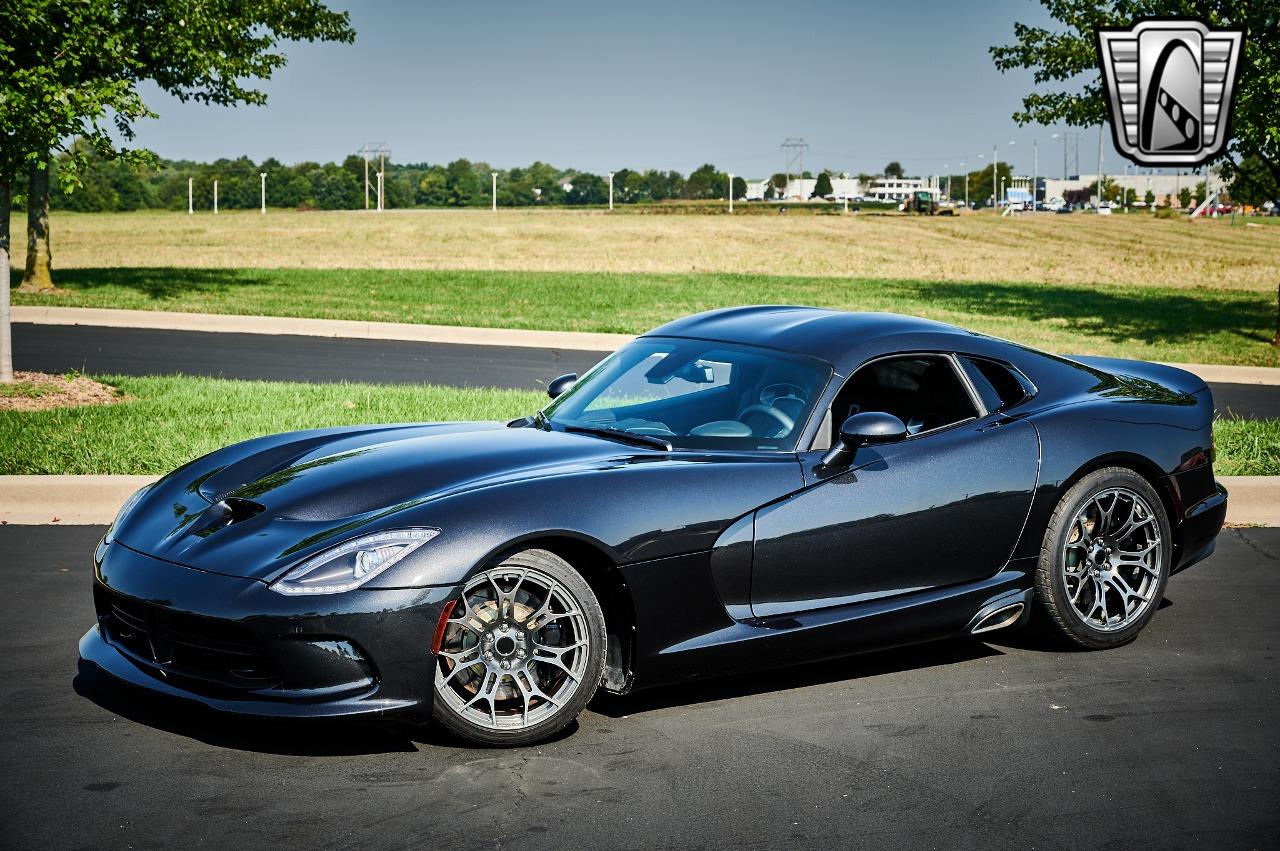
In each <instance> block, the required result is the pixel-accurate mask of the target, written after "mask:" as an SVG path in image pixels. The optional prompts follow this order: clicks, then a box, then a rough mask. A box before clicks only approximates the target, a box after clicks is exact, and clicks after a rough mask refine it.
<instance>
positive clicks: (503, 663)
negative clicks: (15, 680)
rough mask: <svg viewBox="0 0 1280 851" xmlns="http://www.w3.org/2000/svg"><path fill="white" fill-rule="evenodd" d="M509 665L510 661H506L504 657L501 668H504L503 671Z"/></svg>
mask: <svg viewBox="0 0 1280 851" xmlns="http://www.w3.org/2000/svg"><path fill="white" fill-rule="evenodd" d="M510 667H511V663H510V662H508V661H507V660H506V659H503V660H502V670H504V671H505V670H507V669H508V668H510Z"/></svg>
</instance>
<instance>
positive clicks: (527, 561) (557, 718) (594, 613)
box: [432, 549, 607, 747]
mask: <svg viewBox="0 0 1280 851" xmlns="http://www.w3.org/2000/svg"><path fill="white" fill-rule="evenodd" d="M492 568H493V569H516V570H518V569H520V568H532V569H533V570H536V571H539V572H541V573H543V574H545V575H546V576H548V577H550V578H552V579H554V580H555V582H556V583H557V584H558V585H559V586H560V587H561V588H562V589H563V590H564V591H565V592H567V594H568V595H569V596H570V597H572V599H573V603H574V604H575V606H576V607H577V608H578V609H579V610H580V611H581V613H582V621H583V624H584V626H585V633H586V638H587V648H586V650H587V652H586V666H585V670H584V672H583V676H582V681H581V682H580V683H579V685H578V686H577V688H576V690H574V691H573V692H572V693H571V694H570V695H569V697H568V698H567V700H566V701H565V703H564V704H563V705H562V706H559V707H558V708H556V709H555V710H554V714H552V715H550V716H549V717H547V718H544V719H542V720H540V721H538V722H537V723H534V724H532V725H530V726H527V727H522V728H519V729H509V730H504V729H493V728H491V727H484V726H481V725H480V724H477V723H475V722H473V721H471V720H469V719H468V718H467V717H466V716H465V715H463V714H461V713H460V712H459V711H457V710H455V708H454V707H453V706H452V705H450V703H449V702H448V701H447V700H446V699H445V697H444V696H443V695H442V692H441V688H442V686H441V684H440V682H439V679H440V678H439V677H438V676H437V677H435V695H434V700H433V705H432V714H433V716H434V718H435V720H436V721H437V722H438V723H439V724H440V725H441V726H442V727H444V728H445V729H446V730H448V731H449V732H450V733H452V734H453V735H455V736H457V737H459V738H461V739H465V740H466V741H468V742H472V743H475V744H480V745H487V746H493V747H520V746H523V745H532V744H536V743H538V742H543V741H546V740H547V739H549V738H551V737H552V736H555V735H556V734H557V733H559V732H561V731H562V730H564V728H565V727H567V726H569V725H570V724H571V723H573V720H574V719H575V718H577V717H578V714H579V713H580V712H581V711H582V709H583V707H585V706H586V705H587V703H588V702H590V700H591V698H592V697H593V696H594V695H595V693H596V689H597V688H598V687H599V685H600V681H601V678H602V677H603V675H604V661H605V658H606V656H607V654H606V648H605V636H606V629H605V621H604V613H603V612H602V611H601V609H600V603H599V601H598V600H597V599H596V596H595V594H594V593H593V592H592V590H591V586H590V585H589V584H587V581H586V580H585V579H583V577H582V575H581V574H580V573H578V572H577V571H576V570H574V569H573V567H572V566H571V565H570V564H569V563H568V562H566V561H565V560H564V559H562V558H560V557H559V556H557V555H556V554H555V553H552V552H548V551H547V550H537V549H530V550H523V551H521V552H518V553H516V554H514V555H511V556H508V557H507V558H504V559H502V561H501V562H499V563H497V564H495V565H493V566H492ZM530 635H532V632H530ZM441 664H442V663H441V661H439V660H437V662H436V667H437V668H439V667H440V665H441ZM447 687H448V686H443V688H447Z"/></svg>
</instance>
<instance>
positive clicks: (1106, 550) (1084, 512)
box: [1062, 488, 1164, 632]
mask: <svg viewBox="0 0 1280 851" xmlns="http://www.w3.org/2000/svg"><path fill="white" fill-rule="evenodd" d="M1162 546H1163V544H1162V543H1161V541H1160V524H1159V522H1158V521H1157V519H1156V514H1155V512H1154V511H1152V509H1151V506H1150V505H1149V504H1148V503H1147V501H1146V499H1145V498H1143V497H1142V496H1141V495H1140V494H1138V493H1135V492H1134V491H1132V490H1129V489H1128V488H1107V489H1106V490H1103V491H1100V492H1098V493H1097V494H1095V495H1094V496H1093V497H1092V498H1091V499H1090V500H1089V501H1088V502H1086V503H1085V504H1084V506H1083V507H1082V508H1081V509H1080V511H1079V512H1077V514H1076V516H1075V519H1074V520H1072V521H1071V526H1070V527H1069V529H1068V532H1067V539H1066V542H1065V543H1064V544H1063V552H1062V563H1063V565H1064V566H1065V568H1064V570H1063V574H1062V581H1063V584H1064V586H1065V588H1066V592H1067V599H1068V600H1069V601H1070V602H1071V607H1072V608H1073V609H1074V610H1075V612H1076V614H1077V615H1079V616H1080V618H1081V620H1083V621H1084V623H1085V624H1087V625H1088V626H1090V627H1092V628H1093V629H1096V630H1099V631H1101V632H1115V631H1117V630H1121V629H1124V628H1125V627H1127V626H1129V625H1130V624H1131V623H1133V622H1134V621H1136V620H1137V619H1138V618H1140V617H1142V615H1143V614H1144V613H1145V612H1146V611H1147V609H1148V607H1150V606H1151V605H1152V600H1153V598H1154V596H1155V591H1156V589H1157V587H1158V586H1159V582H1160V571H1162V570H1163V569H1164V567H1163V565H1164V560H1163V550H1162Z"/></svg>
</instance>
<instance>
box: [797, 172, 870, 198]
mask: <svg viewBox="0 0 1280 851" xmlns="http://www.w3.org/2000/svg"><path fill="white" fill-rule="evenodd" d="M817 185H818V179H817V178H816V177H793V178H791V180H790V181H789V182H788V183H787V189H786V191H785V192H783V193H782V195H783V198H785V199H786V200H788V201H808V200H810V198H811V197H812V196H813V190H814V189H815V188H816V187H817ZM826 197H827V198H828V199H832V200H836V201H843V200H845V199H846V198H860V197H862V181H860V180H858V178H856V177H835V176H832V177H831V194H830V195H828V196H826Z"/></svg>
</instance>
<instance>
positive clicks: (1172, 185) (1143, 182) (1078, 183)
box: [1042, 173, 1221, 206]
mask: <svg viewBox="0 0 1280 851" xmlns="http://www.w3.org/2000/svg"><path fill="white" fill-rule="evenodd" d="M1103 177H1104V179H1105V180H1106V181H1107V182H1108V183H1113V184H1115V185H1116V186H1118V187H1120V188H1121V189H1128V190H1130V192H1131V194H1130V203H1133V201H1134V200H1137V201H1145V199H1146V196H1147V192H1148V191H1149V192H1151V194H1152V195H1154V196H1155V203H1156V204H1157V205H1160V206H1163V205H1165V204H1168V203H1170V202H1173V203H1175V204H1176V203H1177V199H1178V195H1179V194H1180V193H1181V192H1182V190H1183V189H1188V190H1190V191H1191V195H1192V196H1193V197H1194V199H1195V201H1196V202H1199V201H1203V200H1204V199H1203V198H1200V197H1198V196H1197V193H1196V187H1197V186H1199V185H1200V184H1201V183H1203V182H1204V175H1203V174H1202V173H1191V174H1107V175H1103ZM1097 180H1098V176H1097V175H1096V174H1079V175H1075V176H1074V177H1070V178H1067V179H1066V180H1057V179H1054V178H1045V179H1044V180H1043V181H1042V184H1043V186H1044V198H1045V200H1049V199H1053V198H1062V197H1064V193H1066V192H1070V191H1079V190H1081V189H1087V188H1088V187H1090V186H1092V185H1093V184H1094V183H1096V182H1097ZM1220 188H1221V181H1220V180H1219V179H1218V178H1217V176H1216V175H1212V174H1211V175H1210V176H1209V188H1208V191H1209V192H1214V191H1216V190H1218V189H1220Z"/></svg>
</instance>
